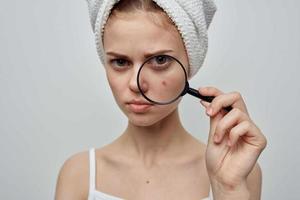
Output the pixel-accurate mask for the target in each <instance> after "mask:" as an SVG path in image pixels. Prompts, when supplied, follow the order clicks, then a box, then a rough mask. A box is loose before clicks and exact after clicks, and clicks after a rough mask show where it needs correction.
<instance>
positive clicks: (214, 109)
mask: <svg viewBox="0 0 300 200" xmlns="http://www.w3.org/2000/svg"><path fill="white" fill-rule="evenodd" d="M228 106H231V107H232V108H238V109H240V110H242V111H243V112H245V113H246V114H248V111H247V108H246V105H245V103H244V101H243V98H242V96H241V94H240V93H238V92H230V93H228V94H221V95H219V96H217V97H215V98H214V99H213V101H212V102H211V104H210V108H208V109H210V112H209V114H210V116H214V115H215V114H216V113H218V112H219V111H220V110H221V109H223V108H225V107H228Z"/></svg>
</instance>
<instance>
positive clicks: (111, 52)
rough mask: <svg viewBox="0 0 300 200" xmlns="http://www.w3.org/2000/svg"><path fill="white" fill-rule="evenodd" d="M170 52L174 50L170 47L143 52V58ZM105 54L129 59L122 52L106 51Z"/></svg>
mask: <svg viewBox="0 0 300 200" xmlns="http://www.w3.org/2000/svg"><path fill="white" fill-rule="evenodd" d="M170 52H174V51H173V50H172V49H164V50H159V51H156V52H151V53H145V54H144V58H149V57H151V56H155V55H160V54H164V53H170ZM106 54H107V55H111V56H116V57H121V58H124V59H129V57H128V56H126V55H124V54H120V53H116V52H113V51H108V52H106Z"/></svg>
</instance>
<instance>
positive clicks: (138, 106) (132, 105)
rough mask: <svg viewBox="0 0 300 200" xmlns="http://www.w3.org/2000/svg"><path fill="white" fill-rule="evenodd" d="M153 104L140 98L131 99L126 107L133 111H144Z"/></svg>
mask: <svg viewBox="0 0 300 200" xmlns="http://www.w3.org/2000/svg"><path fill="white" fill-rule="evenodd" d="M152 106H153V104H151V103H149V102H145V101H140V100H132V101H130V102H129V103H128V107H129V109H130V110H131V111H133V112H135V113H144V112H146V111H148V110H149V109H150V108H151V107H152Z"/></svg>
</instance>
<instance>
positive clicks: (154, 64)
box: [148, 55, 172, 70]
mask: <svg viewBox="0 0 300 200" xmlns="http://www.w3.org/2000/svg"><path fill="white" fill-rule="evenodd" d="M171 61H172V59H171V58H170V57H169V56H166V55H158V56H154V57H153V58H152V59H151V60H150V61H149V62H148V64H150V66H151V68H152V69H154V70H165V69H168V67H169V66H170V64H171Z"/></svg>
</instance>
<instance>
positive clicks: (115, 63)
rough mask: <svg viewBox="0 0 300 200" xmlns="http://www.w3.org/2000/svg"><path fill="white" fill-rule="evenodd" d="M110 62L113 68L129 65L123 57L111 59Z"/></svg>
mask: <svg viewBox="0 0 300 200" xmlns="http://www.w3.org/2000/svg"><path fill="white" fill-rule="evenodd" d="M110 64H111V65H112V66H113V67H114V68H125V67H126V66H128V65H129V62H128V61H127V60H125V59H123V58H117V59H112V60H111V61H110Z"/></svg>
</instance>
